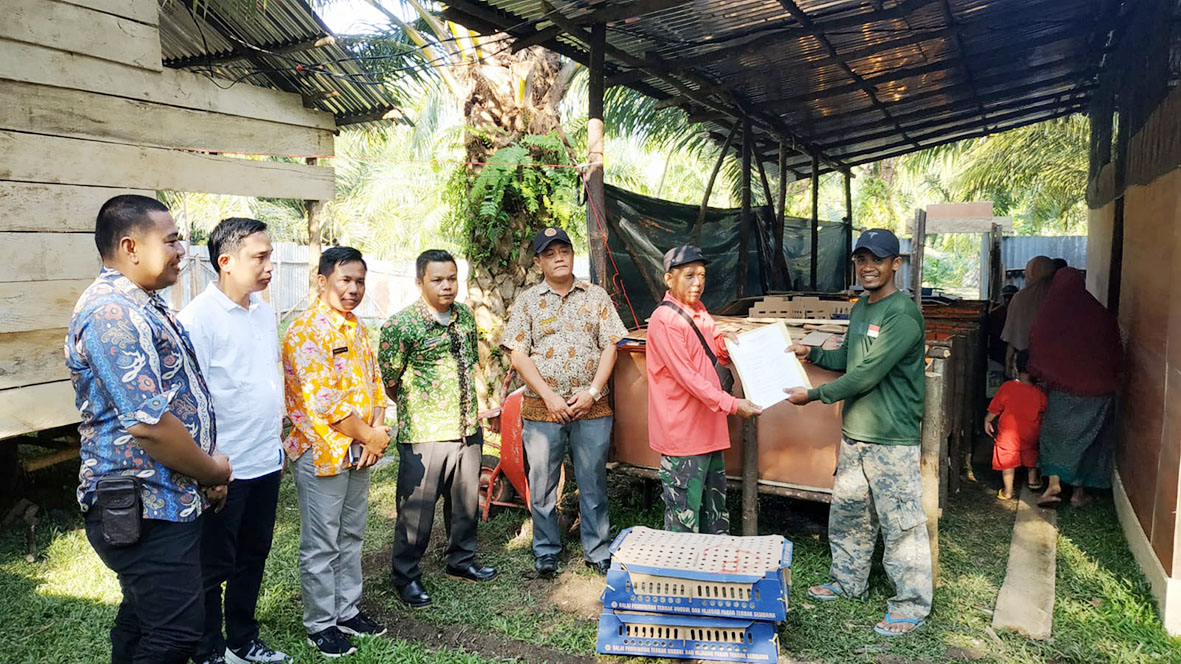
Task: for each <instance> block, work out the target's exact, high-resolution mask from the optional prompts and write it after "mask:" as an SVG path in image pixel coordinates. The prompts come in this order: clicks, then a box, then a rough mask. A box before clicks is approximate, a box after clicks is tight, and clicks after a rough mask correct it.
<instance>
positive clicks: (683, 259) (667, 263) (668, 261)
mask: <svg viewBox="0 0 1181 664" xmlns="http://www.w3.org/2000/svg"><path fill="white" fill-rule="evenodd" d="M687 263H705V264H706V265H709V259H708V258H706V257H705V255H704V254H702V253H701V249H700V248H699V247H695V246H693V245H691V244H682V245H681V246H679V247H673V248H672V249H669V250H668V251H666V252H664V271H665V272H672V269H673V268H674V267H680V266H682V265H685V264H687Z"/></svg>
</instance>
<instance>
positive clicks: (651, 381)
mask: <svg viewBox="0 0 1181 664" xmlns="http://www.w3.org/2000/svg"><path fill="white" fill-rule="evenodd" d="M708 262H709V261H707V260H706V258H705V256H703V255H702V253H701V250H700V249H698V248H697V247H694V246H692V245H683V246H680V247H676V248H674V249H670V250H669V251H668V252H667V253H666V254H664V283H665V285H667V286H668V293H667V294H665V296H664V301H663V302H661V303H660V304H659V305H658V306H657V307H656V311H654V312H652V318H651V319H650V320H649V321H648V344H647V352H646V355H647V365H648V444H649V445H650V446H651V447H652V449H653V450H655V451H657V452H660V483H661V485H662V486H663V492H662V493H663V497H664V529H665V530H672V531H676V532H690V533H708V534H711V535H725V534H728V533H729V532H730V515H729V514H728V513H727V512H726V465H725V463H724V461H723V460H722V451H723V450H727V449H729V448H730V430H729V427H728V426H727V423H726V416H727V415H740V416H742V417H752V416H754V415H758V414H759V413H761V412H762V409H760V408H759V407H758V406H757V405H755V404H754V403H752V402H750V401H748V400H746V399H738V398H736V397H734V396H732V395H731V394H730V393H729V391H728V390H727V389H726V387H723V385H722V381H721V377H722V372H725V371H728V370H727V369H721V370H720V371H719V369H718V362H728V361H729V356H728V355H727V354H726V347H725V344H723V343H722V339H723V337H724V336H730V337H731V338H736V337H733V335H723V334H722V332H721V331H720V330H718V328H717V326H715V325H714V319H713V317H712V316H710V315H709V312H708V311H706V309H705V305H704V304H702V303H701V294H702V293H703V292H704V291H705V265H706V263H708ZM727 382H729V381H728V380H727Z"/></svg>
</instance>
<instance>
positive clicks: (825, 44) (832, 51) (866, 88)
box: [779, 0, 913, 143]
mask: <svg viewBox="0 0 1181 664" xmlns="http://www.w3.org/2000/svg"><path fill="white" fill-rule="evenodd" d="M779 4H780V5H781V6H782V7H783V8H784V9H786V10H787V13H788V14H791V16H792V18H794V19H795V20H797V21H799V23H800V25H802V26H804V27H805V28H812V27H813V23H812V19H811V18H809V17H808V14H807V13H806V12H804V10H802V9H800V7H799V5H797V4H796V2H795V0H779ZM816 41H817V43H819V44H820V46H821V48H823V49H824V51H825V53H828V56H829V57H830V58H832V60H833V61H834V62H836V63H837V66H838V67H840V69H841V71H843V72H845V75H846V76H848V77H849V78H850V79H851V80H852V81H853V82H854V83H856V84H857V85H858V86H859V87H860V88H861V91H862V92H864V93H865V95H866V96H867V97H868V98H869V103H870V104H871V105H873V107H874V108H876V109H877V110H878V111H879V112H880V113H881V114H882V115H883V116H884V117H885V118H886V119H887V120H892V121H893V123H894V128H895V129H897V130H898V133H899V134H900V135H901V136H902V137H903V138H907V139H910V136H909V135H908V134H907V133H906V129H905V128H903V126H902V125H901V124H899V123H898V121H897V120H894V118H893V117H891V115H890V110H889V109H887V108H886V105H885V104H883V103H882V101H881V100H880V99H878V95H877V90H876V89H875V88H874V87H873V86H872V85H870V84H869V83H867V82H866V81H865V79H864V78H863V77H862V76H861V75H860V74H858V73H857V72H855V71H853V68H852V67H850V66H849V63H847V62H845V59H844V58H842V57H841V56H840V54H839V53H837V49H836V47H834V46H833V45H832V42H831V41H829V39H828V37H826V36H825V35H824V34H823V33H821V34H818V35H816ZM911 142H912V143H913V141H911Z"/></svg>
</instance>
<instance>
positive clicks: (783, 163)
mask: <svg viewBox="0 0 1181 664" xmlns="http://www.w3.org/2000/svg"><path fill="white" fill-rule="evenodd" d="M787 150H788V147H787V141H785V140H784V139H783V138H780V139H779V205H778V212H777V213H776V214H775V233H774V235H775V252H776V253H775V258H776V260H777V261H782V262H783V264H784V266H786V265H787V259H786V258H784V257H783V233H784V229H785V228H786V225H785V223H784V220H785V219H786V217H787ZM783 283H784V285H785V286H786V288H787V289H788V290H791V288H792V283H791V274H790V272H789V271H788V270H784V272H783Z"/></svg>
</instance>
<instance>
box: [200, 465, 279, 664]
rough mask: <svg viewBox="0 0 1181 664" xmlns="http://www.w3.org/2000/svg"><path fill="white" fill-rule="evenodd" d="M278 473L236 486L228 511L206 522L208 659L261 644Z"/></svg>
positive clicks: (203, 562)
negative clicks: (260, 614) (259, 616)
mask: <svg viewBox="0 0 1181 664" xmlns="http://www.w3.org/2000/svg"><path fill="white" fill-rule="evenodd" d="M281 477H282V475H281V473H280V471H277V470H276V471H275V472H273V473H271V474H269V475H263V476H262V477H257V478H254V479H249V480H234V481H233V482H230V487H229V492H228V494H227V497H226V506H225V507H224V508H223V509H222V511H220V512H216V513H215V512H213V510H209V511H208V513H207V514H206V515H205V516H204V517H202V519H203V522H204V523H203V524H202V532H201V577H202V583H203V585H204V590H205V630H204V634H203V635H202V637H201V647H200V649H199V650H198V651H197V652H198V653H199V654H200V655H202V656H208V655H211V654H214V653H216V654H221V653H222V652H224V651H225V649H226V646H229V647H230V648H233V649H235V650H236V649H238V648H244V647H246V646H247V645H249V644H250V642H251V641H253V640H254V639H257V638H258V621H257V620H256V619H255V617H254V610H255V607H256V606H257V605H258V591H259V588H260V587H261V586H262V573H263V568H264V567H265V566H266V562H267V555H268V554H270V552H271V537H272V535H273V534H274V532H275V510H276V508H277V506H278V504H279V480H280V479H281ZM223 583H224V584H225V586H226V590H225V602H224V606H225V624H226V631H225V638H224V639H223V638H222V632H221V622H222V606H223V602H222V591H221V585H222V584H223Z"/></svg>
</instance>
